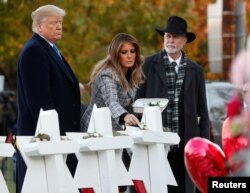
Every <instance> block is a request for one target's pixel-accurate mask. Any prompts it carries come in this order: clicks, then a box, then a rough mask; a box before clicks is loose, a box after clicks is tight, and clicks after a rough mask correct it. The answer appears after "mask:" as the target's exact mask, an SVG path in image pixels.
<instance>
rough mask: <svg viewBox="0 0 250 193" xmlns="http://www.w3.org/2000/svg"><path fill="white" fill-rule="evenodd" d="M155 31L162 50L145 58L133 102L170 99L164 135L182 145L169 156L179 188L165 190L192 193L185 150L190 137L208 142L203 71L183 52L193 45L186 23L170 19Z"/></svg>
mask: <svg viewBox="0 0 250 193" xmlns="http://www.w3.org/2000/svg"><path fill="white" fill-rule="evenodd" d="M156 31H157V32H158V33H159V34H160V35H161V36H163V38H164V48H163V49H162V50H161V51H160V52H159V53H156V54H154V55H152V56H149V57H146V58H145V64H144V66H143V68H144V73H145V76H146V80H145V82H144V83H143V84H142V85H141V86H140V88H139V89H138V91H137V94H136V99H138V98H167V99H169V103H168V106H167V108H166V109H165V110H164V111H163V114H162V119H163V126H164V129H165V130H166V131H171V132H176V133H178V134H179V136H180V139H181V141H180V144H179V145H175V146H171V147H170V151H169V153H168V160H169V163H170V165H171V168H172V170H173V173H174V176H175V178H176V181H177V184H178V186H168V193H194V192H195V185H194V184H193V183H192V181H191V179H190V177H189V175H188V174H187V171H186V169H185V165H184V147H185V144H186V143H187V142H188V140H190V139H191V138H193V137H203V138H209V117H208V110H207V101H206V90H205V79H204V73H203V69H202V67H201V66H200V65H199V64H197V63H195V62H193V61H191V60H190V59H189V58H188V57H187V55H186V54H185V53H184V51H183V47H184V46H185V45H186V43H190V42H192V41H194V40H195V38H196V36H195V34H194V33H192V32H188V31H187V22H186V21H185V20H184V19H183V18H181V17H178V16H171V17H169V19H168V20H167V23H166V27H165V28H164V29H156ZM197 169H199V168H197Z"/></svg>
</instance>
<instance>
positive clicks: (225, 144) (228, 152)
mask: <svg viewBox="0 0 250 193" xmlns="http://www.w3.org/2000/svg"><path fill="white" fill-rule="evenodd" d="M232 121H233V119H231V118H227V119H226V120H225V121H224V123H223V125H222V148H223V150H224V153H225V156H226V160H227V165H228V167H229V169H230V170H231V171H232V172H235V171H236V170H238V169H240V168H241V167H242V166H243V163H242V162H240V161H238V162H236V161H235V160H234V161H233V160H232V159H233V156H234V155H235V154H237V153H238V152H239V151H241V150H244V149H246V148H247V147H248V145H249V139H248V137H247V136H244V135H237V136H233V135H232V132H231V123H232Z"/></svg>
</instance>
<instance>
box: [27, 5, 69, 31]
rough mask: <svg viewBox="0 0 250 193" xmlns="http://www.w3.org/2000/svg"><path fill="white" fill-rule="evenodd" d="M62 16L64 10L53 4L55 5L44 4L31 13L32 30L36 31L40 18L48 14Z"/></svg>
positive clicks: (64, 13)
mask: <svg viewBox="0 0 250 193" xmlns="http://www.w3.org/2000/svg"><path fill="white" fill-rule="evenodd" d="M54 15H56V16H62V17H64V16H65V15H66V12H65V10H63V9H61V8H59V7H57V6H55V5H44V6H41V7H39V8H38V9H36V10H35V11H33V12H32V13H31V18H32V20H33V22H32V31H33V32H37V25H38V24H39V23H41V22H42V20H43V19H44V18H46V17H48V16H54Z"/></svg>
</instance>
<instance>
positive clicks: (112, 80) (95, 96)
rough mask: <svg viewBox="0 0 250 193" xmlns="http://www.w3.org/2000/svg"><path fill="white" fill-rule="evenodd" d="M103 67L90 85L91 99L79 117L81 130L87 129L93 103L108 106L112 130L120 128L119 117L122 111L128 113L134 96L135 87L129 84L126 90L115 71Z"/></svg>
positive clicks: (99, 106) (98, 105)
mask: <svg viewBox="0 0 250 193" xmlns="http://www.w3.org/2000/svg"><path fill="white" fill-rule="evenodd" d="M112 72H113V71H112V69H111V68H107V69H104V70H103V71H102V72H101V73H100V75H99V76H98V77H97V78H96V80H95V81H94V83H93V84H92V87H91V100H90V104H89V105H88V108H87V109H86V111H85V112H84V114H83V116H82V117H81V130H83V131H84V132H86V131H87V129H88V125H89V121H90V117H91V113H92V110H93V106H94V104H96V106H97V107H98V108H101V107H108V108H109V109H110V112H111V120H112V127H113V130H121V129H122V127H121V125H120V124H119V118H120V116H121V115H122V114H123V113H128V110H127V109H128V108H131V105H132V103H133V99H134V96H135V89H134V88H132V87H130V86H129V89H128V92H126V91H125V90H124V89H123V88H122V86H121V84H120V80H119V78H118V76H117V74H116V73H115V72H113V74H112Z"/></svg>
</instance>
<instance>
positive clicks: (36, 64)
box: [17, 34, 80, 192]
mask: <svg viewBox="0 0 250 193" xmlns="http://www.w3.org/2000/svg"><path fill="white" fill-rule="evenodd" d="M17 81H18V82H17V85H18V117H17V135H20V136H33V135H34V134H35V129H36V124H37V120H38V116H39V112H40V109H41V108H42V109H43V110H50V109H55V110H56V111H57V113H58V118H59V127H60V134H61V135H65V132H80V89H79V82H78V80H77V78H76V77H75V75H74V74H73V72H72V70H71V68H70V66H69V65H68V63H67V61H66V60H65V59H64V58H63V57H62V60H61V59H60V58H59V56H58V55H57V54H56V52H55V51H54V50H53V49H52V47H51V45H50V44H49V43H48V42H47V41H46V40H44V39H43V38H42V37H40V36H39V35H37V34H34V35H33V36H32V38H31V39H30V40H29V41H28V42H27V43H26V44H25V46H24V48H23V50H22V53H21V55H20V57H19V61H18V70H17ZM76 163H77V162H76V158H75V157H74V156H72V155H69V156H68V159H67V164H68V166H69V169H70V171H71V173H72V174H73V173H74V170H75V167H76ZM25 170H26V166H25V164H24V162H23V159H22V157H21V155H20V153H17V178H18V179H17V192H21V187H22V183H23V179H24V175H25Z"/></svg>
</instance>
